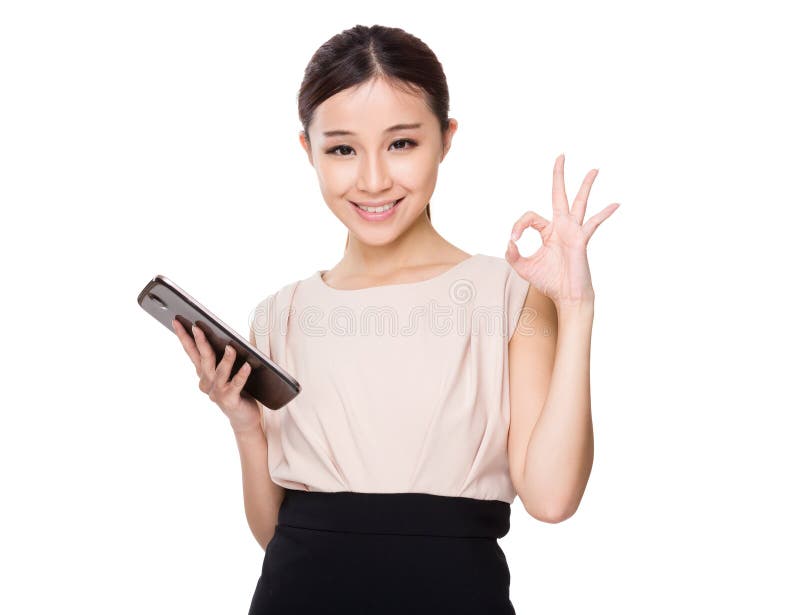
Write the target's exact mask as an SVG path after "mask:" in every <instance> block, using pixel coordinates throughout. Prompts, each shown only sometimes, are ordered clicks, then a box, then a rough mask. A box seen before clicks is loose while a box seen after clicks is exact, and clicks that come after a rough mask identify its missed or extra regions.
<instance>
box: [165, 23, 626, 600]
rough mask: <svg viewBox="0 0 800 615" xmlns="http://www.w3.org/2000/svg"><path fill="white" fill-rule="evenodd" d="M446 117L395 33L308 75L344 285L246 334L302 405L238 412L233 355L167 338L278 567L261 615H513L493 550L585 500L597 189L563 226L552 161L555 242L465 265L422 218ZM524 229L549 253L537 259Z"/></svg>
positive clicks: (559, 166)
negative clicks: (227, 438) (521, 524)
mask: <svg viewBox="0 0 800 615" xmlns="http://www.w3.org/2000/svg"><path fill="white" fill-rule="evenodd" d="M448 107H449V97H448V89H447V83H446V80H445V75H444V73H443V72H442V67H441V65H440V63H439V62H438V60H437V59H436V56H435V55H434V54H433V52H432V51H431V50H430V49H429V48H428V47H427V46H426V45H425V44H424V43H423V42H422V41H420V40H419V39H418V38H416V37H414V36H411V35H410V34H408V33H406V32H404V31H403V30H401V29H398V28H386V27H381V26H377V25H376V26H372V27H370V28H368V27H366V26H356V27H354V28H351V29H350V30H347V31H344V32H342V33H340V34H338V35H336V36H334V37H333V38H331V39H330V40H329V41H328V42H326V43H325V44H324V45H323V46H322V47H321V48H320V49H319V50H318V51H317V52H316V53H315V54H314V56H313V57H312V59H311V61H310V63H309V64H308V67H307V68H306V72H305V78H304V80H303V84H302V87H301V89H300V92H299V111H300V119H301V122H302V125H303V130H302V132H301V133H300V143H301V145H302V147H303V148H304V151H305V153H306V155H307V156H308V160H309V162H310V163H311V165H313V167H314V169H315V170H316V172H317V176H318V178H319V185H320V188H321V190H322V196H323V199H324V200H325V202H326V203H327V205H328V207H330V208H331V210H332V211H333V213H334V214H335V215H336V217H337V218H339V220H341V222H342V224H344V225H345V227H347V229H348V238H347V243H346V245H345V252H344V256H343V257H342V259H341V260H340V261H339V263H337V264H336V265H335V266H334V267H333V268H332V269H330V270H319V271H316V272H314V273H313V274H312V275H310V276H309V277H307V278H305V279H302V280H298V281H295V282H292V283H290V284H287V285H285V286H283V287H282V288H281V289H279V290H278V291H277V292H275V293H273V294H271V295H269V296H268V297H267V298H266V299H264V300H262V301H261V302H260V303H259V304H258V306H257V307H256V310H255V313H254V314H253V315H252V316H253V318H252V320H251V332H250V341H251V343H252V344H254V345H255V346H257V347H258V348H259V349H260V350H261V351H262V352H264V353H265V354H266V355H268V356H270V357H271V358H272V360H274V361H275V362H277V363H278V364H279V365H281V366H283V367H284V368H286V369H287V371H288V372H289V373H291V374H292V375H293V376H294V377H295V378H297V380H298V381H299V382H301V383H302V386H303V389H302V391H301V392H300V394H299V395H298V396H297V397H296V398H295V399H294V400H292V401H291V402H290V403H289V404H287V405H286V406H285V407H283V408H281V409H279V410H276V411H273V410H269V409H265V408H263V407H261V406H260V404H258V403H257V402H256V401H255V400H254V399H252V398H251V397H250V396H249V395H247V394H246V393H242V387H243V386H244V383H245V381H246V379H247V376H248V374H249V368H248V366H247V364H245V365H244V366H243V367H242V368H241V369H240V370H239V371H238V372H237V373H236V374H234V375H233V377H232V378H231V366H232V364H233V361H234V358H235V356H234V353H233V352H232V351H231V350H230V349H228V352H227V353H226V356H225V358H223V359H222V360H221V361H220V363H219V365H216V360H215V356H214V353H213V350H212V349H211V347H210V346H209V344H208V343H207V341H206V340H205V338H204V337H203V334H202V332H201V331H199V330H197V329H196V328H195V329H193V332H192V334H190V333H189V332H187V331H185V330H183V329H182V328H181V326H180V324H178V323H177V322H176V323H174V326H175V331H176V333H177V335H178V337H179V338H180V340H181V343H182V345H183V348H184V349H185V350H186V352H187V353H188V354H189V356H190V357H191V359H192V361H193V363H194V365H195V367H196V370H197V374H198V376H199V377H200V388H201V390H203V391H204V392H206V393H208V395H209V398H210V399H211V400H212V401H214V402H215V403H216V404H218V405H219V407H220V408H221V409H222V411H223V412H224V413H225V414H226V416H227V417H228V418H229V419H230V423H231V426H232V427H233V430H234V432H235V434H236V440H237V443H238V446H239V452H240V455H241V462H242V476H243V486H244V499H245V511H246V516H247V521H248V523H249V525H250V528H251V529H252V531H253V534H254V536H255V537H256V539H257V540H258V542H259V543H260V544H261V545H262V547H265V554H264V562H263V567H262V570H261V576H260V578H259V580H258V583H257V586H256V589H255V593H254V595H253V598H252V603H251V607H250V613H251V615H254V614H260V613H269V614H271V615H280V614H284V613H292V614H295V615H296V614H302V613H345V612H359V613H360V612H370V613H382V614H383V613H416V614H420V613H442V612H453V613H460V614H461V615H464V614H467V613H481V614H487V613H492V614H496V615H500V614H507V613H514V607H513V606H512V604H511V601H510V599H509V583H510V574H509V569H508V566H507V564H506V559H505V556H504V554H503V551H502V550H501V548H500V546H499V545H498V543H497V539H498V538H499V537H502V536H504V535H505V534H506V533H507V532H508V530H509V519H510V504H511V502H512V501H513V499H514V497H515V496H517V495H519V497H520V499H521V500H522V502H523V504H524V506H525V509H526V510H527V511H528V512H529V513H530V514H531V515H532V516H533V517H535V518H537V519H540V520H543V521H547V522H558V521H560V520H563V519H565V518H567V517H569V516H570V515H572V514H573V513H574V512H575V510H576V508H577V506H578V503H579V501H580V499H581V497H582V494H583V491H584V488H585V486H586V483H587V481H588V477H589V472H590V469H591V464H592V457H593V435H592V421H591V413H590V400H589V343H590V336H591V326H592V318H593V301H594V292H593V289H592V284H591V280H590V276H589V268H588V263H587V260H586V243H587V241H588V239H589V237H591V235H592V233H593V232H594V230H595V228H597V226H598V225H599V224H600V222H602V220H604V219H605V218H607V217H608V216H609V215H610V214H611V213H612V212H613V211H614V209H615V208H616V204H612V205H611V206H609V207H607V208H606V209H605V210H603V211H602V212H601V213H599V214H597V215H595V216H594V217H592V218H590V219H589V220H588V221H586V222H584V221H583V218H584V212H585V209H586V201H587V197H588V194H589V189H590V186H591V184H592V181H593V180H594V177H595V176H596V173H597V171H596V170H593V171H592V172H590V173H589V174H588V175H587V177H586V180H585V181H584V183H583V185H582V186H581V189H580V192H579V194H578V197H577V199H576V200H575V202H574V204H573V205H572V208H571V209H570V206H569V204H568V202H567V197H566V194H565V191H564V179H563V170H564V157H563V156H559V158H558V159H557V160H556V164H555V169H554V177H553V219H552V221H550V220H546V219H545V218H543V217H541V216H539V215H538V214H536V213H534V212H532V211H528V212H526V213H525V214H523V215H522V216H521V217H520V218H519V219H518V220H517V221H516V222H515V223H514V224H513V227H512V230H511V237H512V240H510V241H509V244H508V248H507V250H506V253H505V258H499V257H494V256H489V255H484V254H469V253H467V252H465V251H463V250H461V249H459V248H457V247H456V246H454V245H453V244H451V243H450V242H448V241H447V240H446V239H445V238H444V237H442V236H441V235H440V234H439V233H438V232H437V231H436V230H435V229H434V227H433V226H432V224H431V214H430V199H431V195H432V194H433V190H434V186H435V184H436V177H437V172H438V167H439V164H440V163H441V162H442V161H443V160H444V157H445V156H446V154H447V152H448V151H449V149H450V146H451V143H452V138H453V134H454V133H455V131H456V128H457V123H456V121H455V120H454V119H452V118H449V117H448V115H447V113H448ZM528 226H532V227H533V228H535V229H536V230H538V231H539V232H540V233H541V235H542V246H541V248H540V249H539V250H538V252H536V253H535V254H534V255H533V256H531V257H529V258H524V257H521V256H520V254H519V252H518V251H517V248H516V245H515V244H514V240H517V239H519V237H520V235H521V234H522V232H523V230H524V229H525V228H527V227H528ZM376 315H377V317H378V318H377V321H378V322H377V323H376ZM497 316H499V317H500V321H501V324H500V326H499V327H495V326H493V324H494V321H495V320H496V317H497ZM387 319H388V322H387ZM383 327H385V328H383ZM556 331H557V333H558V335H556Z"/></svg>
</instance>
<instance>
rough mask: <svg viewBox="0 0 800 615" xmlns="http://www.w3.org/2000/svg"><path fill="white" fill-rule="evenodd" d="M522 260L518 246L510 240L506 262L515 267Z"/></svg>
mask: <svg viewBox="0 0 800 615" xmlns="http://www.w3.org/2000/svg"><path fill="white" fill-rule="evenodd" d="M521 258H522V255H521V254H520V253H519V248H517V244H515V243H514V242H513V241H511V240H510V239H509V240H508V247H507V248H506V260H507V261H508V262H509V263H511V264H512V265H513V264H514V263H516V262H517V261H518V260H520V259H521Z"/></svg>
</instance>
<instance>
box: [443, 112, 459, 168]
mask: <svg viewBox="0 0 800 615" xmlns="http://www.w3.org/2000/svg"><path fill="white" fill-rule="evenodd" d="M448 123H449V126H448V127H447V130H446V131H445V133H444V135H443V143H442V160H444V157H445V156H447V152H449V151H450V144H451V143H452V142H453V135H454V134H455V133H456V130H458V122H457V121H456V120H454V119H453V118H452V117H451V118H449V120H448Z"/></svg>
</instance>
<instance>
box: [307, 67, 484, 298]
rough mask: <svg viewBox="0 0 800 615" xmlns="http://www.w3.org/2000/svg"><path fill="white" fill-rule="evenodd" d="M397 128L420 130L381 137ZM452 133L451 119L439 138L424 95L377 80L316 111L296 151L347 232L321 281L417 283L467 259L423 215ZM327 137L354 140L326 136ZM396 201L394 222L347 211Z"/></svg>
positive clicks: (330, 100)
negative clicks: (356, 204)
mask: <svg viewBox="0 0 800 615" xmlns="http://www.w3.org/2000/svg"><path fill="white" fill-rule="evenodd" d="M399 123H404V124H416V123H419V124H420V127H419V128H413V129H404V130H396V131H392V132H390V133H385V132H384V131H385V130H386V129H387V128H389V127H390V126H394V125H396V124H399ZM457 128H458V122H457V121H456V120H454V119H452V118H450V120H449V126H448V129H447V131H446V132H445V133H444V134H442V131H441V128H440V124H439V121H438V119H437V118H436V116H435V115H434V114H433V112H431V110H430V109H429V108H428V106H427V105H426V104H425V99H424V97H423V95H422V94H418V93H409V92H407V91H404V90H403V89H402V88H398V87H396V86H394V85H393V84H392V83H390V82H389V81H388V80H387V79H385V78H382V77H377V78H375V79H372V80H371V81H368V82H365V83H363V84H360V85H358V86H354V87H351V88H349V89H347V90H343V91H341V92H338V93H337V94H335V95H334V96H332V97H330V98H328V99H326V100H325V101H323V102H322V103H321V104H320V105H319V106H318V107H317V108H316V110H315V112H314V116H313V118H312V120H311V122H310V124H309V126H308V139H306V135H305V134H304V132H303V131H301V132H300V134H299V139H300V144H301V146H302V147H303V150H304V151H305V153H306V155H307V157H308V161H309V163H310V164H311V165H312V166H313V167H314V169H315V171H316V173H317V178H318V180H319V186H320V190H321V192H322V197H323V199H324V200H325V202H326V203H327V205H328V207H329V208H330V210H331V211H332V212H333V214H334V215H335V216H336V217H337V218H338V219H339V220H340V221H341V223H342V224H343V225H344V226H345V227H346V228H347V230H348V233H349V243H348V246H347V249H346V251H345V254H344V256H343V257H342V259H341V260H340V261H339V263H337V264H336V266H335V267H333V268H332V269H330V270H329V271H328V272H327V273H326V274H325V276H324V277H323V279H324V281H325V282H326V283H327V284H328V285H329V286H332V287H334V288H346V289H353V288H362V287H368V286H377V285H380V284H391V283H398V282H410V281H416V280H421V279H425V278H428V277H432V276H434V275H436V274H438V273H440V272H441V271H444V270H446V269H448V268H450V267H452V266H453V265H454V264H456V263H458V262H459V261H461V260H464V259H466V258H468V257H469V256H470V254H469V253H468V252H465V251H464V250H461V249H459V248H457V247H456V246H454V245H453V244H451V243H450V242H448V241H447V240H445V239H444V237H442V236H441V235H440V234H439V233H438V232H437V231H436V229H434V228H433V226H432V225H431V221H430V220H429V219H428V216H427V215H426V213H425V206H426V205H427V204H428V203H429V202H430V199H431V195H432V194H433V191H434V188H435V186H436V179H437V176H438V171H439V164H441V162H442V161H443V160H444V158H445V156H446V155H447V152H448V151H449V150H450V145H451V143H452V138H453V135H454V134H455V132H456V130H457ZM332 130H347V131H351V132H353V133H355V134H353V135H344V136H325V134H324V133H325V132H327V131H332ZM412 141H413V143H412ZM336 148H338V149H336ZM331 150H333V151H331ZM399 197H404V199H403V202H402V203H401V204H400V205H399V206H398V208H397V210H396V211H395V212H394V215H393V216H392V217H391V218H389V219H388V220H385V221H381V222H370V221H367V220H364V219H363V218H361V216H359V214H358V212H357V211H355V209H354V207H353V206H352V205H351V204H350V201H353V202H375V201H384V200H394V199H396V198H399Z"/></svg>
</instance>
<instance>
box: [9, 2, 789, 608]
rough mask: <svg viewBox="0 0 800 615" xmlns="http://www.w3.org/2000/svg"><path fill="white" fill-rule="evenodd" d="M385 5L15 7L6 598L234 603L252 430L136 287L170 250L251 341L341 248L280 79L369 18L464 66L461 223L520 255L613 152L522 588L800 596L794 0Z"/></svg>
mask: <svg viewBox="0 0 800 615" xmlns="http://www.w3.org/2000/svg"><path fill="white" fill-rule="evenodd" d="M375 5H376V3H373V2H369V3H368V2H344V3H341V2H340V3H324V4H319V5H314V4H313V3H306V2H299V3H290V4H288V5H284V4H281V5H280V6H276V5H268V4H267V3H256V2H231V1H228V2H197V1H193V2H175V1H165V0H159V1H158V2H150V1H139V2H126V3H123V2H85V1H84V2H69V3H67V2H35V1H26V2H22V1H19V2H5V3H3V4H2V8H0V87H1V88H2V95H0V107H1V109H0V204H2V224H1V225H0V228H2V242H1V244H0V245H1V247H0V249H2V261H1V262H2V266H3V291H4V292H3V302H2V309H3V321H4V324H5V330H4V333H3V336H2V339H3V343H4V344H3V346H4V352H3V359H2V361H3V364H2V373H3V399H2V408H3V413H2V417H3V418H2V421H3V425H2V429H0V439H1V440H0V455H1V456H2V457H0V462H2V498H3V502H4V503H3V505H2V513H0V514H2V524H1V525H0V527H2V530H1V531H2V535H0V544H1V545H2V546H1V547H0V553H1V554H2V555H0V557H2V560H1V562H2V578H3V586H4V587H3V590H2V591H1V592H0V611H2V612H4V613H17V614H21V613H41V612H56V611H58V612H60V611H62V610H63V611H69V612H82V613H149V612H154V613H215V614H217V613H242V614H244V613H246V611H247V608H248V606H249V603H250V599H251V596H252V592H253V590H254V588H255V585H256V581H257V579H258V576H259V572H260V568H261V563H262V558H263V551H262V550H261V548H260V547H259V546H258V544H257V543H256V541H255V539H254V538H253V537H252V535H251V534H250V530H249V528H248V526H247V522H246V519H245V516H244V508H243V499H242V493H241V475H240V467H239V457H238V452H237V448H236V443H235V440H234V438H233V435H232V432H231V430H230V427H229V424H228V421H227V419H226V418H225V417H224V415H223V414H222V413H221V411H220V410H219V408H218V407H217V406H215V405H214V404H212V403H211V402H210V401H209V400H208V399H207V398H206V397H205V396H204V395H203V394H202V393H201V392H200V391H199V389H198V388H197V379H196V376H195V373H194V368H193V367H192V366H191V364H190V362H189V360H188V358H187V357H186V355H185V354H184V352H183V350H182V349H181V347H180V345H179V343H178V340H177V338H175V337H174V336H173V335H172V333H171V331H168V330H166V329H165V328H163V327H160V326H157V324H156V323H155V321H153V319H152V318H151V317H149V316H147V315H146V314H145V313H144V312H143V311H142V310H141V308H140V307H139V306H138V305H137V304H136V302H135V299H136V296H137V294H138V292H139V290H140V289H141V288H142V287H143V286H144V285H145V283H146V282H147V281H148V280H149V279H150V278H151V277H153V276H154V275H155V274H156V273H162V274H165V275H167V276H168V277H170V278H171V279H173V280H175V281H177V282H178V283H179V284H180V285H181V286H183V288H185V289H187V290H188V291H189V292H190V293H192V294H193V295H194V296H196V297H198V298H200V299H201V301H202V302H203V303H205V304H206V305H208V306H209V307H210V308H211V309H212V311H214V312H215V313H217V314H218V315H219V316H220V317H221V318H223V320H226V321H227V322H229V323H230V324H232V325H234V326H235V327H236V328H237V329H238V330H239V331H240V332H241V333H242V334H246V333H247V326H248V318H249V316H250V312H251V310H252V309H253V308H254V306H255V305H256V304H257V303H258V302H259V301H260V300H261V299H262V298H264V297H265V296H266V295H268V294H270V293H272V292H274V291H275V290H277V288H279V287H280V286H282V285H284V284H286V283H288V282H290V281H293V280H297V279H300V278H305V277H306V276H308V275H309V274H311V273H312V272H314V271H315V270H317V269H329V268H331V267H332V266H333V265H335V264H336V262H337V261H338V260H339V258H340V256H341V254H342V250H343V247H344V241H345V236H346V230H345V228H344V227H343V226H342V225H341V223H340V222H339V221H338V219H337V218H336V217H335V216H334V215H333V214H332V213H331V212H330V211H329V210H328V208H327V206H326V205H325V203H324V201H323V200H322V197H321V195H320V192H319V187H318V184H317V181H316V174H315V172H314V169H313V168H312V167H311V166H310V165H309V163H308V160H307V158H306V156H305V154H304V153H303V151H302V149H301V147H300V144H299V141H298V139H297V134H298V132H299V130H300V129H301V125H300V122H299V118H298V115H297V98H296V96H297V91H298V89H299V86H300V82H301V79H302V75H303V70H304V68H305V65H306V63H307V62H308V60H309V59H310V57H311V55H312V54H313V52H314V51H315V50H316V49H317V48H318V47H319V46H320V45H321V44H322V43H324V42H325V41H326V40H327V39H328V38H330V37H331V36H333V35H334V34H336V33H338V32H340V31H342V30H344V29H347V28H350V27H352V26H354V25H356V24H364V25H372V24H374V23H378V24H382V25H388V26H397V27H401V28H404V29H405V30H407V31H409V32H411V33H412V34H414V35H416V36H418V37H420V38H421V39H422V40H423V41H425V42H426V43H427V44H428V45H430V47H431V48H432V49H433V50H434V52H435V53H436V54H437V56H438V58H439V60H440V61H441V62H442V64H443V66H444V69H445V72H446V74H447V79H448V83H449V87H450V94H451V110H450V115H451V117H454V118H456V119H457V120H459V130H458V132H457V133H456V135H455V138H454V141H453V147H452V149H451V151H450V153H449V154H448V157H447V158H446V159H445V161H444V162H443V164H442V166H441V168H440V175H439V181H438V184H437V188H436V191H435V193H434V196H433V199H432V202H431V213H432V220H433V223H434V225H435V227H436V228H437V229H438V230H439V232H441V233H442V234H443V235H444V236H445V237H446V238H447V239H448V240H450V241H451V242H453V243H454V244H456V245H457V246H459V247H460V248H462V249H464V250H466V251H468V252H470V253H475V252H480V253H484V254H492V255H495V256H500V257H502V256H503V255H504V252H505V246H506V241H507V239H508V235H509V233H510V229H511V226H512V224H513V222H514V221H515V220H516V219H517V218H518V217H519V216H520V215H522V214H523V213H524V212H525V211H527V210H529V209H533V210H535V211H537V212H539V213H540V214H542V215H544V216H546V217H549V216H550V208H551V203H550V189H551V180H552V167H553V163H554V162H555V159H556V157H557V156H558V155H559V154H560V153H561V152H564V153H565V154H566V183H567V192H568V196H569V198H570V200H571V199H572V198H574V196H575V193H576V192H577V189H578V187H579V185H580V182H581V181H582V179H583V177H584V175H585V174H586V173H587V172H588V171H589V170H590V169H591V168H599V169H600V173H599V175H598V178H597V179H596V180H595V184H594V187H593V188H592V193H591V196H590V198H589V207H588V212H587V217H588V216H590V215H592V214H594V213H595V212H597V211H599V210H600V209H602V208H603V207H605V206H606V205H608V204H609V203H612V202H619V203H620V204H621V206H620V208H619V209H618V210H617V211H616V212H615V213H614V214H613V215H612V216H611V218H609V219H608V220H607V221H606V222H604V223H603V224H602V225H601V226H600V228H599V229H598V230H597V232H596V233H595V235H594V237H593V238H592V240H591V241H590V244H589V261H590V265H591V268H592V277H593V284H594V287H595V291H596V304H595V305H596V307H595V321H594V330H593V338H592V380H591V382H592V409H593V419H594V428H595V458H594V467H593V472H592V476H591V479H590V481H589V485H588V488H587V490H586V493H585V495H584V498H583V501H582V503H581V506H580V508H579V510H578V512H577V513H576V514H575V515H574V516H573V517H571V518H570V519H568V520H566V521H564V522H563V523H560V524H546V523H542V522H539V521H537V520H535V519H533V518H532V517H529V516H528V515H527V514H526V512H525V510H524V508H523V507H522V505H521V502H520V501H519V500H516V501H515V502H514V504H513V506H512V520H511V527H512V529H511V531H510V533H509V534H508V535H507V536H506V537H504V538H502V539H501V541H500V544H501V546H502V548H503V549H504V551H505V552H506V555H507V558H508V562H509V566H510V569H511V579H512V580H511V597H512V601H513V602H514V605H515V607H516V609H517V612H518V613H525V614H527V613H531V614H533V613H547V614H550V615H554V614H568V613H570V614H571V613H575V614H578V613H581V614H583V613H595V612H610V613H611V612H613V613H637V614H638V613H676V612H681V613H710V612H717V613H719V612H726V613H733V612H736V613H754V612H763V613H771V614H772V613H797V612H798V610H800V600H799V599H798V595H797V590H796V585H795V587H794V588H792V587H791V586H790V583H792V582H795V583H796V581H797V578H798V576H799V575H798V564H797V552H798V548H799V547H800V544H799V541H798V530H797V524H796V520H797V518H798V517H799V516H800V507H798V503H797V470H798V467H800V464H799V463H798V453H797V447H796V441H797V437H798V436H797V434H798V431H797V428H798V420H797V414H798V410H800V404H798V395H797V392H796V391H797V389H796V386H797V382H796V376H797V371H798V370H797V367H798V360H797V347H798V327H797V310H796V303H795V302H794V297H795V294H794V291H795V288H794V287H795V285H796V279H797V273H796V267H795V266H796V264H797V261H798V254H797V249H796V244H795V243H794V242H795V241H796V240H797V227H798V213H797V212H798V207H799V206H800V199H798V196H797V193H798V187H797V181H796V179H797V168H798V163H800V158H799V157H798V138H800V130H798V114H797V109H798V107H800V99H799V97H798V94H797V89H796V85H797V64H796V60H795V58H797V57H798V52H800V49H798V47H800V45H799V44H798V42H797V40H798V39H797V36H796V21H793V20H791V19H790V18H789V16H790V11H789V7H790V6H791V3H789V2H785V3H776V2H762V3H760V4H759V5H758V7H757V8H756V5H755V4H754V3H741V2H724V3H723V2H697V1H694V2H671V3H669V4H666V5H655V4H653V3H641V2H602V3H589V2H587V3H577V2H566V1H565V2H557V3H552V2H551V3H540V4H532V3H513V4H512V3H507V2H499V1H495V2H492V3H490V4H488V5H487V4H475V5H467V4H464V3H449V4H447V3H431V2H403V3H389V4H387V5H386V7H384V8H381V9H379V8H376V6H375ZM534 235H535V232H534V231H532V230H529V231H528V232H527V233H526V235H525V236H524V237H523V238H522V240H521V241H520V247H521V250H522V252H523V254H530V253H532V252H533V250H534V249H535V248H536V247H537V246H538V245H539V242H538V239H537V237H535V236H534ZM793 280H794V281H793Z"/></svg>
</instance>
